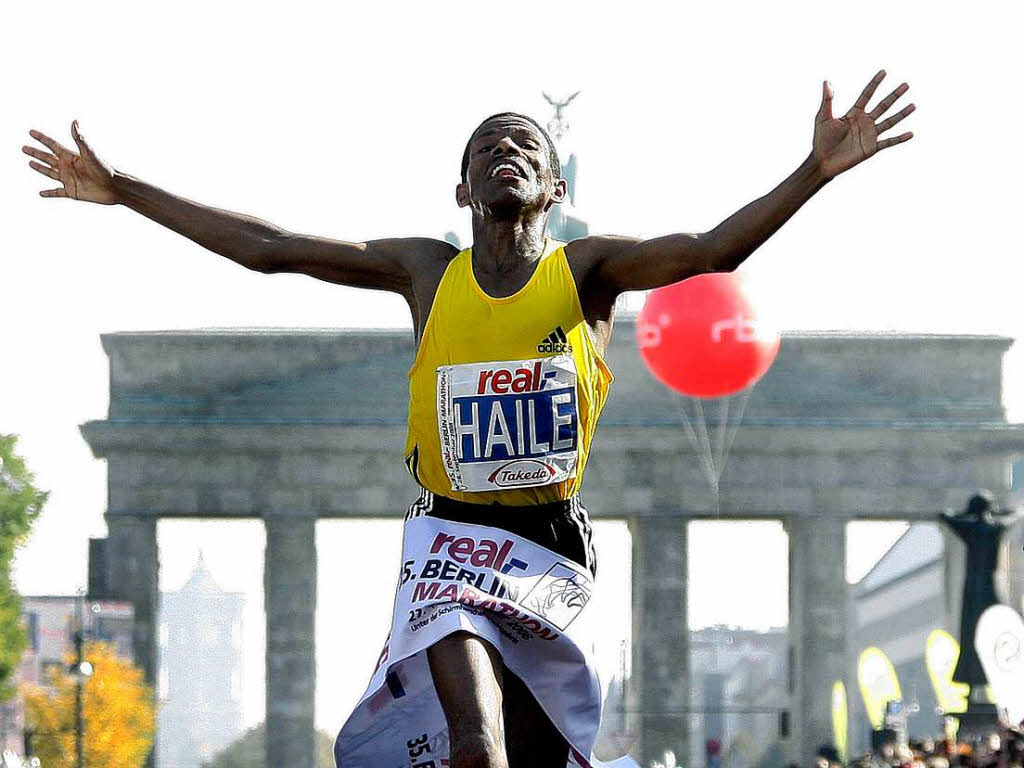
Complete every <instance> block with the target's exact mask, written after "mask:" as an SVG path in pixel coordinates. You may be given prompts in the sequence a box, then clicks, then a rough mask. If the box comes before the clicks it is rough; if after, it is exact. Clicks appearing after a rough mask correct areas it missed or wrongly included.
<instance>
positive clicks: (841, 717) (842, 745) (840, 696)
mask: <svg viewBox="0 0 1024 768" xmlns="http://www.w3.org/2000/svg"><path fill="white" fill-rule="evenodd" d="M849 711H850V710H849V707H847V705H846V685H845V684H844V683H843V681H842V680H836V681H835V682H834V683H833V684H832V741H833V742H834V743H835V745H836V751H837V752H838V753H839V762H841V763H842V764H843V765H846V763H847V758H848V757H849V755H848V754H847V751H846V747H847V739H848V737H849V732H850V722H849Z"/></svg>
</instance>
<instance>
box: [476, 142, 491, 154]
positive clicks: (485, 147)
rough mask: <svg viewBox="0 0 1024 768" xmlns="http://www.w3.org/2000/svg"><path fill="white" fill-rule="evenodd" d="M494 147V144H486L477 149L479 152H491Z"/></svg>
mask: <svg viewBox="0 0 1024 768" xmlns="http://www.w3.org/2000/svg"><path fill="white" fill-rule="evenodd" d="M492 149H494V145H493V144H487V145H486V146H483V147H480V149H478V150H477V154H481V153H483V152H490V151H491V150H492Z"/></svg>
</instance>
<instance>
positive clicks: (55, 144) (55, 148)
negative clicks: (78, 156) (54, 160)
mask: <svg viewBox="0 0 1024 768" xmlns="http://www.w3.org/2000/svg"><path fill="white" fill-rule="evenodd" d="M28 135H29V136H31V137H32V138H33V139H35V140H36V141H38V142H40V143H42V144H45V145H46V146H47V147H49V148H50V150H51V151H52V152H53V153H54V154H55V155H59V154H60V153H61V152H67V151H68V148H67V147H65V146H64V145H63V144H61V143H60V142H59V141H54V140H53V139H51V138H50V137H49V136H47V135H46V134H45V133H40V132H39V131H36V130H31V131H29V132H28Z"/></svg>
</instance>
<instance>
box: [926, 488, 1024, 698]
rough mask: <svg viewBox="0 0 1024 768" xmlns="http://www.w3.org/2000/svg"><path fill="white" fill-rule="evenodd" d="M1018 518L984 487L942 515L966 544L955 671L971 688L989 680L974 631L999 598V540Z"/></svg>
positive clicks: (980, 685) (958, 677) (955, 676)
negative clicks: (954, 511) (960, 507)
mask: <svg viewBox="0 0 1024 768" xmlns="http://www.w3.org/2000/svg"><path fill="white" fill-rule="evenodd" d="M1015 519H1016V516H1015V515H1014V514H1013V512H1012V511H1011V512H1007V511H1002V510H1000V509H999V508H998V506H997V505H996V499H995V496H994V495H993V494H992V493H991V492H990V491H985V490H982V491H979V492H978V493H977V494H975V495H974V496H972V497H971V500H970V501H969V502H968V503H967V508H966V509H964V510H963V511H962V512H960V513H958V514H955V515H954V514H951V513H949V512H944V513H942V514H940V515H939V520H941V521H942V522H943V523H945V524H946V526H948V527H949V528H950V529H951V530H952V531H953V533H955V534H956V535H957V537H959V539H960V540H961V541H963V543H964V545H965V546H966V547H967V565H966V568H965V569H964V571H965V574H964V592H963V603H962V607H961V609H960V659H959V661H957V663H956V669H955V670H954V671H953V680H954V681H956V682H960V683H967V684H969V685H970V686H971V689H972V691H979V690H981V688H982V687H983V686H984V685H985V684H986V683H987V682H988V680H987V678H986V677H985V671H984V669H982V666H981V660H980V659H979V658H978V652H977V650H975V647H974V635H975V632H976V630H977V627H978V619H979V618H980V617H981V614H982V613H983V612H984V611H985V609H986V608H988V607H989V606H991V605H996V604H997V603H999V602H1000V600H999V598H998V596H997V595H996V585H995V570H996V565H997V563H998V560H999V544H1000V542H1001V541H1002V538H1003V534H1004V533H1005V532H1006V530H1007V529H1008V528H1009V527H1010V526H1011V525H1012V524H1013V523H1014V522H1015ZM972 698H973V697H972Z"/></svg>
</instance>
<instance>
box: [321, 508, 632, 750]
mask: <svg viewBox="0 0 1024 768" xmlns="http://www.w3.org/2000/svg"><path fill="white" fill-rule="evenodd" d="M592 591H593V579H592V577H591V575H590V573H589V572H588V571H586V570H584V569H583V568H582V567H581V566H579V565H578V564H576V563H574V562H572V561H570V560H567V559H566V558H564V557H562V556H561V555H558V554H557V553H555V552H552V551H551V550H548V549H545V548H544V547H541V546H539V545H537V544H534V543H533V542H531V541H528V540H526V539H523V538H521V537H519V536H516V535H514V534H511V533H508V532H507V531H504V530H502V529H500V528H490V527H488V526H482V525H474V524H467V523H453V522H449V521H447V520H441V519H438V518H434V517H426V516H421V517H414V518H412V519H410V520H408V521H406V523H405V530H404V537H403V544H402V567H401V573H400V574H399V581H398V589H397V594H396V596H395V607H394V613H393V616H392V624H391V632H390V634H389V635H388V639H387V642H386V643H385V645H384V649H383V650H382V651H381V655H380V658H379V659H378V661H377V668H376V670H375V671H374V673H373V677H372V678H371V679H370V684H369V686H368V687H367V689H366V692H365V693H364V694H363V697H362V698H361V699H360V700H359V703H358V704H357V705H356V708H355V710H354V711H353V712H352V714H351V715H350V716H349V718H348V721H347V722H346V723H345V725H344V726H342V729H341V732H340V733H339V734H338V738H337V740H336V741H335V745H334V756H335V762H336V764H337V768H381V766H387V767H388V768H444V767H445V766H447V765H448V727H447V724H446V722H445V718H444V712H443V711H442V709H441V702H440V700H439V699H438V697H437V693H436V691H435V690H434V683H433V679H432V678H431V675H430V668H429V665H428V663H427V657H426V649H427V648H428V647H430V646H431V645H433V644H434V643H436V642H437V641H438V640H440V639H441V638H443V637H445V636H446V635H449V634H451V633H452V632H455V631H458V630H465V631H467V632H472V633H473V634H475V635H477V636H479V637H481V638H482V639H484V640H486V641H487V642H489V643H490V644H491V645H492V646H494V648H496V649H497V650H498V651H499V652H500V653H501V656H502V659H503V661H504V663H505V666H507V667H508V668H509V669H510V670H512V672H513V673H515V674H516V675H517V676H518V677H519V678H520V679H522V681H523V682H524V683H525V684H526V685H527V686H528V687H529V689H530V691H531V692H532V693H533V695H534V697H535V698H536V699H537V701H538V703H539V704H540V705H541V707H543V709H544V711H545V712H546V713H547V715H548V717H550V718H551V721H552V722H553V723H554V725H555V726H556V727H557V728H558V730H559V731H560V732H561V734H562V736H564V737H565V739H566V741H567V742H568V743H569V745H570V749H569V761H568V763H567V764H566V765H567V768H591V767H593V768H601V767H602V766H607V768H639V766H637V763H636V762H635V761H634V760H632V758H629V757H623V758H619V759H618V760H615V761H613V762H610V763H603V762H601V761H599V760H597V759H596V758H594V757H593V753H592V751H591V750H592V749H593V746H594V741H595V739H596V738H597V731H598V727H599V725H600V720H601V686H600V684H599V681H598V677H597V670H596V668H595V665H594V658H593V642H592V639H591V638H592V635H591V617H590V615H589V613H588V612H587V611H586V610H585V608H586V606H587V603H588V602H589V601H590V596H591V594H592Z"/></svg>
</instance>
